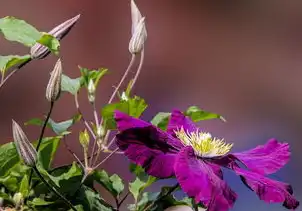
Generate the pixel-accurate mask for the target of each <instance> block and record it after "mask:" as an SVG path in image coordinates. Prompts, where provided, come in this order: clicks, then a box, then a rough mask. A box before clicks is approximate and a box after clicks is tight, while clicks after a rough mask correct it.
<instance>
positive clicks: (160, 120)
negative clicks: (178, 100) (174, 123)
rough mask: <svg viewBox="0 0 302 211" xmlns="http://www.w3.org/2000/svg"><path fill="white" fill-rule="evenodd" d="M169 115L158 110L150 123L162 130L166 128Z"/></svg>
mask: <svg viewBox="0 0 302 211" xmlns="http://www.w3.org/2000/svg"><path fill="white" fill-rule="evenodd" d="M170 116H171V113H167V112H159V113H157V114H156V115H155V116H154V117H153V119H152V120H151V123H152V124H153V125H155V126H156V127H158V128H160V129H162V130H166V129H167V125H168V122H169V118H170Z"/></svg>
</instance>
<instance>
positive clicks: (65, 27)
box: [30, 15, 80, 59]
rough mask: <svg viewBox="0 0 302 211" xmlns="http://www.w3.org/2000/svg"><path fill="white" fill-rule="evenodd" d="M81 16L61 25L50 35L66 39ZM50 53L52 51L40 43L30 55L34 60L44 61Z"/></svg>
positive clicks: (33, 48)
mask: <svg viewBox="0 0 302 211" xmlns="http://www.w3.org/2000/svg"><path fill="white" fill-rule="evenodd" d="M79 18H80V15H77V16H75V17H73V18H71V19H69V20H67V21H65V22H63V23H61V24H60V25H58V26H56V27H55V28H53V29H52V30H51V31H49V32H48V34H50V35H52V36H54V37H55V38H56V39H58V40H61V39H63V37H65V36H66V35H67V34H68V32H69V31H70V30H71V28H72V27H73V26H74V25H75V24H76V22H77V21H78V20H79ZM49 53H50V50H49V49H48V48H47V47H46V46H44V45H41V44H40V43H36V44H35V45H34V46H33V47H31V49H30V54H31V57H32V58H33V59H43V58H45V57H46V56H47V55H48V54H49Z"/></svg>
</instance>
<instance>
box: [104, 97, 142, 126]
mask: <svg viewBox="0 0 302 211" xmlns="http://www.w3.org/2000/svg"><path fill="white" fill-rule="evenodd" d="M146 108H147V104H146V102H145V100H144V99H142V98H140V97H137V96H135V97H134V98H129V99H128V100H126V101H125V100H122V101H121V102H119V103H113V104H108V105H106V106H105V107H104V108H103V109H102V117H103V118H104V121H105V125H106V128H107V129H110V130H112V129H116V123H115V120H114V112H115V111H116V110H119V111H121V112H124V113H126V114H128V115H130V116H133V117H136V118H138V117H140V116H141V114H142V113H143V112H144V111H145V110H146Z"/></svg>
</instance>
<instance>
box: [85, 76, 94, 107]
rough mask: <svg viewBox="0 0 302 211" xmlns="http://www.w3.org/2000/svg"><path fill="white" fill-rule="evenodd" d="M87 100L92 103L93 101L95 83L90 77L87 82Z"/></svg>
mask: <svg viewBox="0 0 302 211" xmlns="http://www.w3.org/2000/svg"><path fill="white" fill-rule="evenodd" d="M87 89H88V100H89V102H90V103H94V101H95V85H94V82H93V80H92V79H90V80H89V83H88V88H87Z"/></svg>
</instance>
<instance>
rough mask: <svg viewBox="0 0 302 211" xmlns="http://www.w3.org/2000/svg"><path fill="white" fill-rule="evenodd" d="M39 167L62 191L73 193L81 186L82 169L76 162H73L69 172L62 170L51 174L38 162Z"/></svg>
mask: <svg viewBox="0 0 302 211" xmlns="http://www.w3.org/2000/svg"><path fill="white" fill-rule="evenodd" d="M37 168H38V170H39V171H40V173H41V174H42V175H44V177H45V178H46V179H47V180H48V181H49V182H51V183H52V184H54V185H56V186H57V187H58V188H59V189H60V191H61V192H64V193H69V194H72V193H73V192H74V191H76V190H77V189H78V188H79V185H80V183H81V179H82V170H81V169H80V168H79V166H78V165H77V164H76V163H75V162H73V164H72V166H71V167H70V168H69V169H68V171H67V172H60V174H59V175H50V174H49V173H48V172H47V171H46V170H45V169H44V168H43V166H41V165H40V163H38V165H37Z"/></svg>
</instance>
